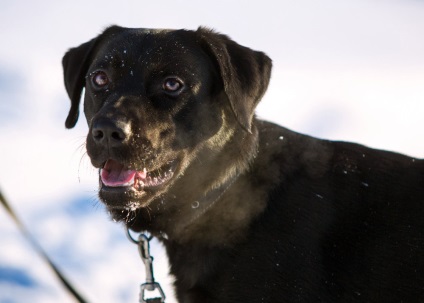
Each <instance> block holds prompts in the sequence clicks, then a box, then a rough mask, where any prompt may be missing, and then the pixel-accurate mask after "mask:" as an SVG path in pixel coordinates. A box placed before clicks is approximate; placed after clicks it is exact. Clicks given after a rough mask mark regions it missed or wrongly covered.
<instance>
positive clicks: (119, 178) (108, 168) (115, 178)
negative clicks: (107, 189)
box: [100, 159, 137, 187]
mask: <svg viewBox="0 0 424 303" xmlns="http://www.w3.org/2000/svg"><path fill="white" fill-rule="evenodd" d="M136 173H137V171H136V170H128V169H125V167H124V166H123V165H122V164H120V163H119V162H116V161H115V160H111V159H109V160H107V162H106V164H105V166H104V167H103V169H102V170H101V172H100V177H101V178H102V182H103V184H104V185H106V186H111V187H119V186H130V185H132V184H133V183H134V176H135V175H136Z"/></svg>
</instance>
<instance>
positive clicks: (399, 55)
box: [0, 0, 424, 303]
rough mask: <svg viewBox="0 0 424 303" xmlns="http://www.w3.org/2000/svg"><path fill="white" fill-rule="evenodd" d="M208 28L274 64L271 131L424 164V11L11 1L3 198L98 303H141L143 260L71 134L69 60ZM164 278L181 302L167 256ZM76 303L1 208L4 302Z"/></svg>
mask: <svg viewBox="0 0 424 303" xmlns="http://www.w3.org/2000/svg"><path fill="white" fill-rule="evenodd" d="M112 24H118V25H121V26H126V27H149V28H150V27H151V28H187V29H196V28H197V27H198V26H201V25H202V26H207V27H210V28H214V29H215V30H217V31H219V32H222V33H225V34H227V35H229V36H230V37H231V38H232V39H234V40H235V41H237V42H238V43H240V44H242V45H245V46H248V47H250V48H252V49H255V50H261V51H264V52H265V53H267V54H268V55H269V56H270V57H271V58H272V60H273V65H274V68H273V73H272V79H271V83H270V86H269V89H268V92H267V94H266V95H265V96H264V98H263V100H262V101H261V103H260V104H259V106H258V109H257V114H258V116H259V117H260V118H262V119H265V120H269V121H273V122H275V123H278V124H280V125H283V126H285V127H288V128H290V129H292V130H295V131H298V132H301V133H305V134H309V135H312V136H316V137H319V138H325V139H331V140H343V141H352V142H358V143H361V144H365V145H367V146H370V147H373V148H378V149H386V150H391V151H395V152H399V153H404V154H407V155H410V156H412V157H417V158H423V157H424V120H423V118H422V117H423V116H424V84H423V83H424V56H422V54H424V39H422V37H423V31H424V2H422V1H418V0H344V1H340V0H321V1H314V0H297V1H293V0H279V1H276V0H274V1H270V0H263V1H252V0H247V1H246V0H243V1H242V0H232V1H229V0H216V1H195V0H187V1H182V0H173V1H169V0H162V1H140V0H138V1H136V0H122V1H119V3H118V2H117V1H116V2H112V1H109V2H106V1H99V0H92V1H82V0H74V1H66V2H65V1H53V0H40V1H23V0H15V1H12V0H0V38H1V40H0V41H1V43H0V189H1V190H2V192H3V194H4V195H5V196H6V197H8V199H9V200H10V202H11V203H12V204H13V206H14V208H15V210H16V211H17V212H18V213H19V215H20V217H21V218H22V220H23V221H24V222H25V224H26V225H27V226H28V228H29V230H30V232H31V233H32V234H33V235H34V237H35V238H36V239H37V240H38V241H39V242H40V244H41V245H42V246H43V247H44V248H45V250H46V251H47V252H48V254H49V255H51V257H52V258H53V260H54V262H55V263H56V264H57V265H58V266H59V267H60V268H61V269H62V270H63V271H64V273H65V274H66V275H67V276H69V278H70V279H71V281H72V283H74V284H75V286H76V287H77V288H78V289H80V290H81V293H82V294H83V295H84V296H85V297H86V298H87V299H88V300H89V301H90V302H93V303H95V302H102V303H107V302H137V300H138V286H139V284H140V283H142V282H143V279H144V268H143V265H142V262H141V259H140V258H139V256H138V252H137V247H136V246H135V245H134V244H132V243H131V242H129V241H128V240H127V239H126V237H125V232H124V229H123V228H122V226H120V225H119V224H116V223H114V222H112V221H111V220H110V219H109V218H108V215H107V213H106V211H105V209H104V207H103V206H102V204H101V203H100V202H99V201H98V199H97V194H96V188H97V180H98V179H97V171H96V170H94V169H93V168H92V167H91V165H90V162H89V159H88V157H87V156H86V154H85V147H84V141H85V136H86V133H87V125H86V122H85V121H84V119H80V121H79V122H78V124H77V126H76V127H75V128H74V129H72V130H66V129H65V127H64V121H65V118H66V115H67V112H68V110H69V105H70V101H69V99H68V97H67V95H66V92H65V89H64V85H63V77H62V67H61V59H62V56H63V55H64V53H65V52H66V51H67V49H69V48H71V47H75V46H78V45H80V44H82V43H84V42H86V41H88V40H89V39H91V38H92V37H94V36H95V35H97V34H99V33H100V32H101V31H102V30H103V29H104V28H105V27H107V26H109V25H112ZM152 255H153V256H154V257H155V262H154V267H155V269H156V270H155V276H156V278H157V280H158V281H159V282H161V284H162V285H163V287H164V288H165V291H166V293H167V297H168V299H167V302H170V303H172V302H175V299H174V298H173V295H172V290H171V288H170V283H171V281H172V278H171V277H169V276H168V275H167V271H168V265H167V263H166V262H167V261H166V256H165V253H164V251H163V248H162V247H161V246H160V245H159V244H158V243H157V242H154V243H153V244H152ZM28 301H31V302H33V303H39V302H40V303H41V302H42V303H49V302H72V299H70V297H69V296H68V295H67V293H66V292H65V291H64V290H63V288H62V287H61V285H60V284H59V283H58V282H57V281H56V280H55V278H54V276H53V275H52V273H51V272H50V270H49V269H48V268H47V266H46V265H45V264H44V263H43V262H42V260H40V259H39V258H38V256H37V255H36V254H35V253H34V252H33V251H32V249H31V248H30V246H29V245H28V244H27V243H26V242H25V240H24V239H23V238H22V236H21V235H20V234H19V232H18V230H17V228H16V227H15V226H14V224H13V223H12V221H11V220H10V219H9V218H8V217H7V215H6V214H5V212H4V211H3V210H1V209H0V303H15V302H28Z"/></svg>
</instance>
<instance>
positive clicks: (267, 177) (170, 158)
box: [63, 26, 424, 303]
mask: <svg viewBox="0 0 424 303" xmlns="http://www.w3.org/2000/svg"><path fill="white" fill-rule="evenodd" d="M63 66H64V71H65V84H66V89H67V92H68V94H69V97H70V98H71V100H72V106H71V110H70V112H69V116H68V118H67V120H66V127H67V128H72V127H73V126H74V125H75V123H76V122H77V119H78V107H79V102H80V96H81V92H82V89H83V88H84V87H85V101H84V112H85V116H86V118H87V122H88V125H89V127H90V130H89V133H88V136H87V152H88V155H89V156H90V158H91V162H92V164H93V165H94V166H95V167H97V168H99V169H100V180H101V182H100V191H99V195H100V199H101V200H102V201H103V202H104V203H105V204H106V206H107V207H108V209H109V210H110V212H111V214H112V216H113V218H114V219H115V220H121V221H123V222H125V224H127V225H128V226H129V227H130V228H131V229H133V230H136V231H140V230H147V231H149V232H151V233H152V234H153V235H155V236H157V237H158V238H159V239H160V240H161V241H162V242H163V243H164V245H165V247H166V250H167V253H168V256H169V260H170V264H171V273H172V274H173V275H174V276H175V286H176V293H177V297H178V299H179V301H180V302H185V303H186V302H197V303H207V302H234V303H235V302H243V303H246V302H255V303H256V302H269V303H275V302H424V161H423V160H417V159H412V158H409V157H406V156H403V155H399V154H395V153H391V152H386V151H378V150H373V149H370V148H367V147H364V146H360V145H356V144H352V143H345V142H331V141H326V140H319V139H315V138H312V137H308V136H305V135H301V134H298V133H295V132H292V131H290V130H287V129H285V128H282V127H280V126H277V125H274V124H271V123H267V122H264V121H259V120H257V119H256V118H255V116H254V109H255V107H256V105H257V103H258V102H259V100H260V99H261V97H262V95H263V94H264V92H265V90H266V88H267V85H268V81H269V79H270V72H271V60H270V59H269V58H268V57H267V56H266V55H265V54H264V53H261V52H256V51H253V50H251V49H249V48H246V47H243V46H240V45H238V44H237V43H235V42H234V41H232V40H230V39H229V38H228V37H227V36H224V35H221V34H218V33H215V32H213V31H211V30H208V29H205V28H199V29H198V30H197V31H188V30H176V31H173V30H149V29H127V28H120V27H116V26H114V27H110V28H108V29H107V30H106V31H105V32H103V33H102V34H101V35H99V36H98V37H96V38H94V39H93V40H91V41H89V42H87V43H85V44H82V45H81V46H79V47H77V48H73V49H71V50H70V51H69V52H68V53H67V54H66V55H65V57H64V58H63ZM417 139H418V138H417Z"/></svg>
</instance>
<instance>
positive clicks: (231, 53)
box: [197, 27, 272, 132]
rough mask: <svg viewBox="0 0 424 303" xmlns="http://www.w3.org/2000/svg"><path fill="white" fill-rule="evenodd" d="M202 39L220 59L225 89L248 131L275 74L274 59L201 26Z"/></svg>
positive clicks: (238, 118)
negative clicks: (273, 69)
mask: <svg viewBox="0 0 424 303" xmlns="http://www.w3.org/2000/svg"><path fill="white" fill-rule="evenodd" d="M197 35H198V37H199V38H198V39H199V41H200V43H201V46H202V47H203V49H204V50H205V51H206V52H207V53H208V54H209V55H210V56H211V57H212V58H213V60H214V61H215V63H217V66H218V69H219V72H220V75H221V78H222V82H223V86H224V90H225V93H226V95H227V97H228V100H229V102H230V104H231V108H232V110H233V112H234V114H235V116H236V119H237V121H238V122H239V123H240V124H241V126H242V127H243V128H244V129H245V130H246V131H248V132H251V124H252V119H253V116H254V112H255V108H256V105H257V104H258V103H259V101H260V100H261V98H262V96H263V95H264V93H265V91H266V89H267V87H268V83H269V80H270V77H271V68H272V61H271V59H270V58H269V57H268V56H267V55H265V54H264V53H263V52H258V51H254V50H251V49H250V48H247V47H244V46H241V45H239V44H237V43H236V42H234V41H233V40H231V39H230V38H229V37H227V36H225V35H222V34H218V33H216V32H214V31H212V30H210V29H206V28H204V27H200V28H199V29H198V30H197Z"/></svg>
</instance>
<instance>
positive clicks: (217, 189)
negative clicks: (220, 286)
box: [137, 126, 263, 245]
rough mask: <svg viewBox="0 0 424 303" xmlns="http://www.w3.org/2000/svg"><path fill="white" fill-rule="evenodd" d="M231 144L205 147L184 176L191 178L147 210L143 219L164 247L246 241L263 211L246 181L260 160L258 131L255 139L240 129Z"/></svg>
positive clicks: (253, 133) (229, 141)
mask: <svg viewBox="0 0 424 303" xmlns="http://www.w3.org/2000/svg"><path fill="white" fill-rule="evenodd" d="M238 132H239V133H238ZM238 138H239V139H238ZM227 139H228V140H226V142H225V144H222V142H221V144H222V147H221V148H220V150H219V151H216V148H215V149H209V148H208V146H207V144H205V146H204V147H203V148H204V150H202V151H200V152H199V153H198V157H197V158H196V159H195V160H193V162H192V163H191V165H190V167H189V168H188V169H187V170H186V171H185V173H184V175H191V176H193V177H191V178H184V177H183V178H180V179H179V180H178V183H177V184H175V186H173V188H171V189H170V191H169V192H168V193H167V194H165V195H163V197H161V199H160V201H155V202H154V203H152V206H151V207H150V210H149V209H146V210H144V214H143V215H142V216H139V217H140V219H141V220H148V221H149V222H150V223H149V225H148V226H145V229H147V230H148V231H150V232H152V234H154V235H156V236H158V237H159V238H162V239H163V240H164V241H166V240H168V241H177V242H180V243H185V242H192V241H196V242H197V243H205V245H211V244H213V243H215V244H217V245H226V243H229V242H231V241H232V242H234V241H235V240H236V239H234V238H240V237H242V234H241V233H243V231H244V230H245V228H243V227H244V226H247V222H249V221H250V219H251V216H252V215H254V214H256V213H258V212H260V211H261V210H262V209H263V206H262V205H258V204H257V203H254V202H253V201H254V200H257V199H255V198H254V191H251V190H249V188H252V184H249V182H250V180H249V178H248V177H247V176H246V172H247V171H248V170H249V168H250V165H251V163H252V162H253V161H254V158H255V156H256V154H257V149H258V148H257V145H258V131H257V129H256V127H255V126H253V127H252V133H248V132H246V131H245V130H243V129H241V128H240V129H237V130H236V131H235V133H234V134H233V136H231V137H229V138H227ZM215 147H216V146H215ZM212 150H215V152H211V151H212ZM229 209H231V210H234V211H233V212H232V213H229V211H228V210H229ZM142 212H143V211H142ZM137 221H139V220H137ZM211 230H214V232H211ZM236 231H237V232H236ZM165 235H166V236H165ZM212 235H213V238H211V237H212Z"/></svg>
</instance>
